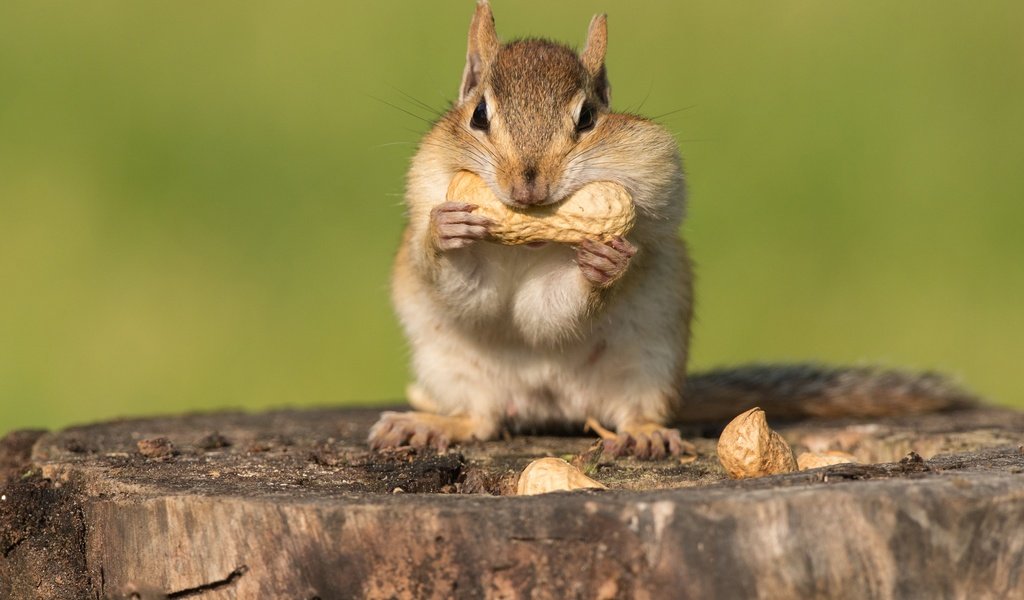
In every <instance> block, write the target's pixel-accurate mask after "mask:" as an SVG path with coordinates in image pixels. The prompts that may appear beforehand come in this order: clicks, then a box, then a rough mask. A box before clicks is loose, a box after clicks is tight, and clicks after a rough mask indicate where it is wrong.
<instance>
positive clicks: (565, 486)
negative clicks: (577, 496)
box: [516, 458, 606, 496]
mask: <svg viewBox="0 0 1024 600" xmlns="http://www.w3.org/2000/svg"><path fill="white" fill-rule="evenodd" d="M584 488H595V489H606V486H605V485H604V484H603V483H601V482H598V481H594V480H593V479H591V478H589V477H587V476H586V475H584V474H583V472H582V471H580V470H579V469H577V468H576V467H574V466H572V465H570V464H569V463H567V462H565V461H564V460H562V459H560V458H541V459H539V460H535V461H533V462H532V463H530V464H528V465H526V468H525V469H523V472H522V474H521V475H519V483H518V485H517V486H516V494H517V495H519V496H533V495H535V494H547V493H548V492H560V491H566V490H579V489H584Z"/></svg>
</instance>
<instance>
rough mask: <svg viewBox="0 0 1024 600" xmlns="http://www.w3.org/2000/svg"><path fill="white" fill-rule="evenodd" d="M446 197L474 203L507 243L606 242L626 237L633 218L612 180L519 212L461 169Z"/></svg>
mask: <svg viewBox="0 0 1024 600" xmlns="http://www.w3.org/2000/svg"><path fill="white" fill-rule="evenodd" d="M447 200H448V201H451V202H468V203H470V204H475V205H476V206H477V207H478V208H477V210H476V214H479V215H483V216H485V217H487V218H489V219H491V220H492V221H494V225H493V226H492V227H491V234H492V235H493V236H494V237H495V239H496V240H497V241H498V242H500V243H502V244H508V245H516V244H528V243H530V242H561V243H566V244H578V243H580V242H582V241H583V240H585V239H601V240H606V239H609V238H612V237H615V236H624V235H626V234H627V233H629V231H630V230H631V229H633V225H634V223H635V222H636V212H635V211H634V209H633V200H632V198H630V196H629V192H627V191H626V188H624V187H622V186H621V185H619V184H617V183H612V182H610V181H596V182H592V183H588V184H586V185H584V186H583V187H582V188H580V189H579V190H578V191H577V192H576V193H574V194H573V195H572V196H570V197H569V198H566V199H565V200H563V201H562V202H559V203H558V204H549V205H546V206H536V207H531V208H527V209H522V210H518V209H514V208H511V207H509V206H508V205H506V204H505V203H503V202H502V201H501V200H498V198H497V197H496V196H495V195H494V192H492V191H491V188H490V187H489V186H488V185H487V183H486V182H485V181H484V180H483V179H481V178H480V177H479V176H478V175H476V174H474V173H470V172H469V171H459V172H458V173H456V175H455V177H453V178H452V182H451V184H449V186H448V194H447Z"/></svg>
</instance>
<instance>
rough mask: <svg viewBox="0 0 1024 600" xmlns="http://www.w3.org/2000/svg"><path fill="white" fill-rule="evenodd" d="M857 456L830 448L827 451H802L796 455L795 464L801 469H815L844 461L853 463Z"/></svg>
mask: <svg viewBox="0 0 1024 600" xmlns="http://www.w3.org/2000/svg"><path fill="white" fill-rule="evenodd" d="M855 462H857V458H856V457H854V456H853V455H852V454H847V453H846V452H839V451H838V450H831V451H829V452H802V453H801V454H800V456H798V457H796V464H797V466H799V467H800V470H801V471H805V470H807V469H817V468H818V467H830V466H832V465H842V464H845V463H855Z"/></svg>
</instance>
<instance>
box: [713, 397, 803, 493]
mask: <svg viewBox="0 0 1024 600" xmlns="http://www.w3.org/2000/svg"><path fill="white" fill-rule="evenodd" d="M718 460H719V462H721V463H722V466H723V467H724V468H725V471H726V472H727V473H728V474H729V476H730V477H732V478H733V479H744V478H747V477H763V476H765V475H777V474H779V473H789V472H791V471H796V470H797V463H796V458H795V457H794V456H793V449H792V448H790V447H789V444H788V443H786V440H784V439H782V436H781V435H779V434H778V432H776V431H773V430H772V429H770V428H769V427H768V421H767V420H766V419H765V414H764V411H763V410H761V409H760V408H752V409H750V410H748V411H747V412H745V413H742V414H741V415H739V416H738V417H736V418H735V419H733V420H732V421H731V422H730V423H729V424H728V425H726V427H725V429H724V430H723V431H722V435H721V437H719V438H718Z"/></svg>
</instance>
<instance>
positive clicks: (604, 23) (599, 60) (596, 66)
mask: <svg viewBox="0 0 1024 600" xmlns="http://www.w3.org/2000/svg"><path fill="white" fill-rule="evenodd" d="M607 49H608V16H607V15H594V18H593V19H591V20H590V29H588V30H587V45H586V46H584V47H583V52H581V53H580V62H582V63H583V68H585V69H586V70H587V73H588V74H589V75H590V80H591V82H592V84H593V86H594V93H595V95H596V96H597V97H598V98H599V99H600V100H601V102H603V103H604V104H605V105H606V106H607V105H608V103H609V102H610V101H611V86H609V85H608V72H607V70H606V69H605V67H604V54H605V51H606V50H607Z"/></svg>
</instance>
